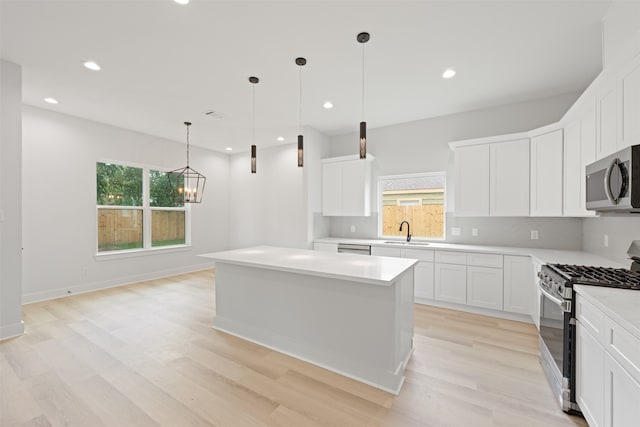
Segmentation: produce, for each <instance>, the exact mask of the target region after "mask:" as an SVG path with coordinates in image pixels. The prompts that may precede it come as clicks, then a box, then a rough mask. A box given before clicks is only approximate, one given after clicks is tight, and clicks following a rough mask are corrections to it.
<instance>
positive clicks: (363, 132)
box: [356, 33, 369, 159]
mask: <svg viewBox="0 0 640 427" xmlns="http://www.w3.org/2000/svg"><path fill="white" fill-rule="evenodd" d="M356 39H357V40H358V43H360V44H362V121H361V122H360V158H361V159H366V158H367V122H365V121H364V44H365V43H366V42H368V41H369V33H360V34H358V37H356Z"/></svg>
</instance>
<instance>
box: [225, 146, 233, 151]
mask: <svg viewBox="0 0 640 427" xmlns="http://www.w3.org/2000/svg"><path fill="white" fill-rule="evenodd" d="M225 150H227V151H233V148H231V147H227V148H225Z"/></svg>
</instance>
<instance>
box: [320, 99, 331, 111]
mask: <svg viewBox="0 0 640 427" xmlns="http://www.w3.org/2000/svg"><path fill="white" fill-rule="evenodd" d="M322 106H323V107H324V108H326V109H327V110H330V109H332V108H333V103H332V102H331V101H327V102H325V103H324V104H322Z"/></svg>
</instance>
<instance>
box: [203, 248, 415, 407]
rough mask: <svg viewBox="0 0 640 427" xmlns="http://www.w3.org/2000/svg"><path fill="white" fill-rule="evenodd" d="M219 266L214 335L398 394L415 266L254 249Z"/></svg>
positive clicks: (408, 345) (223, 256)
mask: <svg viewBox="0 0 640 427" xmlns="http://www.w3.org/2000/svg"><path fill="white" fill-rule="evenodd" d="M201 256H203V257H206V258H209V259H213V260H214V261H215V266H216V317H215V319H214V323H213V325H214V328H215V329H217V330H220V331H223V332H226V333H229V334H232V335H235V336H238V337H241V338H244V339H246V340H249V341H252V342H255V343H258V344H260V345H263V346H265V347H268V348H271V349H274V350H276V351H279V352H282V353H285V354H288V355H290V356H293V357H296V358H298V359H301V360H304V361H307V362H309V363H312V364H314V365H317V366H320V367H323V368H326V369H328V370H331V371H334V372H337V373H339V374H341V375H345V376H347V377H350V378H353V379H355V380H357V381H361V382H364V383H366V384H369V385H372V386H374V387H377V388H380V389H382V390H385V391H388V392H390V393H394V394H398V393H399V391H400V388H401V387H402V383H403V382H404V368H405V366H406V364H407V362H408V360H409V358H410V356H411V353H412V351H413V269H414V265H415V264H416V262H417V261H416V260H413V259H402V258H388V257H376V256H362V255H352V254H337V253H336V254H332V253H326V252H318V251H311V250H302V249H292V248H279V247H271V246H257V247H251V248H245V249H237V250H231V251H224V252H215V253H210V254H204V255H201Z"/></svg>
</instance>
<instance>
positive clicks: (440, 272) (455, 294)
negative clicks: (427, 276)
mask: <svg viewBox="0 0 640 427" xmlns="http://www.w3.org/2000/svg"><path fill="white" fill-rule="evenodd" d="M434 268H435V288H434V299H435V300H437V301H447V302H455V303H458V304H466V303H467V266H466V265H456V264H435V266H434Z"/></svg>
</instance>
